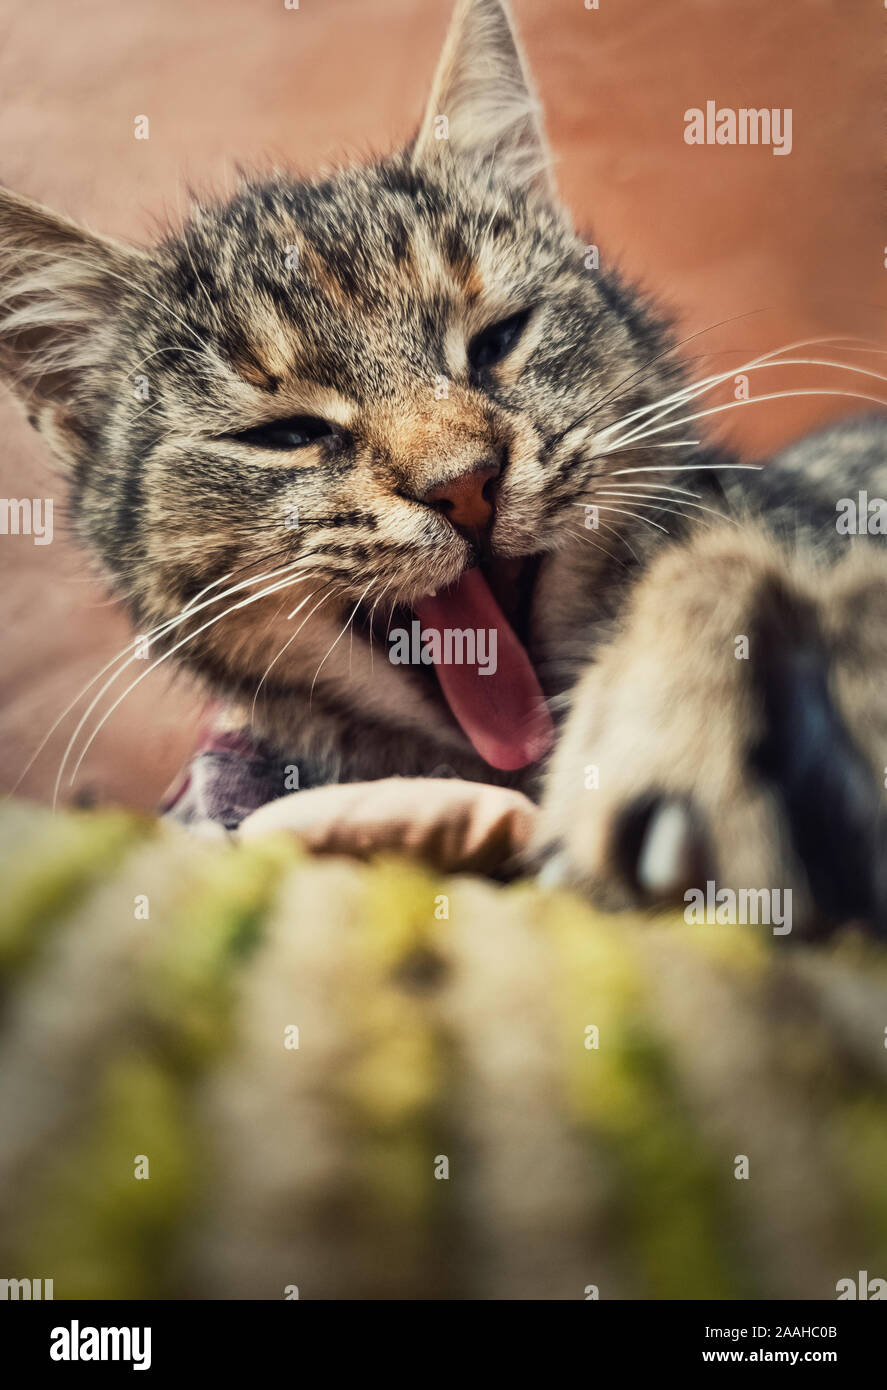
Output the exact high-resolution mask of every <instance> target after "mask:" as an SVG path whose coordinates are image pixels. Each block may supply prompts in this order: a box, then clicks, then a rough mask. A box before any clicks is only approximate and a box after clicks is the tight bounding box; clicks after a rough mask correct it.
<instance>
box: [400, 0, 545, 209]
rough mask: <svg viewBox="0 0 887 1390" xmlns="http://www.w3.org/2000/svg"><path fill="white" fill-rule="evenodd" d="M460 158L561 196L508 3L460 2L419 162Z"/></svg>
mask: <svg viewBox="0 0 887 1390" xmlns="http://www.w3.org/2000/svg"><path fill="white" fill-rule="evenodd" d="M446 158H457V159H462V160H466V161H470V163H471V164H472V165H473V166H474V167H475V168H477V169H478V170H480V171H482V172H483V171H485V170H488V171H489V173H490V174H491V175H492V174H495V175H497V176H499V177H501V178H502V179H504V180H506V181H508V182H511V183H513V184H517V185H519V186H522V187H533V188H535V189H537V190H540V191H542V192H543V193H545V194H546V195H547V196H549V197H551V198H552V199H553V198H554V197H555V196H556V194H555V188H554V178H553V174H552V166H551V154H550V151H549V148H548V143H547V141H546V139H545V133H544V129H543V124H542V116H541V109H540V106H539V102H538V99H537V97H536V94H535V91H534V89H533V85H532V82H531V80H530V77H529V74H528V70H527V66H526V63H525V61H524V58H523V54H522V52H521V48H520V44H519V43H518V40H517V35H516V34H515V29H514V24H513V21H512V18H511V14H510V11H509V8H508V5H507V4H506V3H505V0H458V4H457V6H456V11H455V13H454V15H453V19H452V23H451V24H450V31H449V34H448V35H447V40H446V43H445V45H444V50H443V54H442V55H441V59H440V63H439V65H438V69H437V74H436V76H435V79H434V84H433V86H432V89H431V97H430V99H429V102H428V107H427V109H426V112H425V117H424V120H423V121H422V126H421V129H420V131H419V135H418V137H417V139H416V143H415V146H414V149H413V163H414V164H417V165H422V164H427V163H432V162H434V161H439V160H441V159H446Z"/></svg>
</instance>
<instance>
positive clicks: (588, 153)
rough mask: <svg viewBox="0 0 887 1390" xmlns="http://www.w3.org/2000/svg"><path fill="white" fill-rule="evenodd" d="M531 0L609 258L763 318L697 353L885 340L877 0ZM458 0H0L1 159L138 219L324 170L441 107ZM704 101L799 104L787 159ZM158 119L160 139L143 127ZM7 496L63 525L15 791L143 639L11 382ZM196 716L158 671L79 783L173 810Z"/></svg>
mask: <svg viewBox="0 0 887 1390" xmlns="http://www.w3.org/2000/svg"><path fill="white" fill-rule="evenodd" d="M514 8H515V11H516V13H517V17H518V20H519V23H520V26H521V29H522V32H523V35H524V40H525V44H526V47H527V50H528V54H529V57H530V61H531V63H532V65H533V68H534V71H535V73H536V77H537V80H538V83H539V86H540V88H541V92H542V96H543V99H544V100H545V103H546V106H547V110H548V120H549V131H550V135H551V139H552V143H553V146H554V149H555V152H556V154H557V157H558V165H559V178H560V184H561V188H562V190H563V192H564V194H565V196H566V199H567V201H568V202H569V203H570V204H571V205H572V207H573V208H574V210H575V214H576V219H577V223H578V224H579V225H580V226H582V227H586V226H588V227H591V228H593V239H594V240H595V241H596V242H597V243H598V244H599V246H600V248H601V253H602V256H603V259H604V260H605V261H614V260H615V261H616V262H618V263H620V264H621V265H622V266H623V267H624V269H625V270H626V271H627V272H628V273H629V274H630V275H631V276H633V277H636V278H638V279H640V280H641V281H642V282H643V284H645V285H646V286H647V287H648V288H650V289H651V290H653V291H654V292H655V293H656V294H657V295H659V296H660V297H662V298H663V299H664V301H665V302H666V303H667V304H668V305H669V306H670V307H671V308H672V309H673V310H674V312H675V313H676V314H677V317H678V324H679V328H680V329H681V331H682V332H684V333H692V332H695V331H697V330H699V329H705V328H707V327H708V326H709V325H711V324H714V323H716V322H717V321H719V320H722V319H725V318H728V317H730V316H735V315H742V314H746V313H748V311H750V310H763V311H765V312H761V313H756V314H754V315H753V316H752V317H749V318H742V319H739V320H738V321H736V322H734V323H732V324H729V325H727V326H725V327H723V328H721V329H719V330H717V331H716V332H712V333H707V334H705V335H704V336H703V337H702V338H697V339H696V340H695V342H694V344H693V346H692V348H688V351H692V352H693V353H697V352H702V351H710V352H717V353H718V354H719V355H718V356H715V357H713V358H711V360H710V362H708V361H704V362H701V363H700V366H701V367H704V368H707V369H708V370H713V369H716V367H717V366H718V365H720V364H728V365H729V364H732V361H734V360H735V361H736V362H739V361H741V360H742V356H743V355H748V354H749V353H752V352H756V351H764V350H767V349H769V348H776V347H779V346H780V344H782V343H784V342H788V341H791V340H792V339H795V338H802V337H807V336H816V335H821V334H849V333H854V334H862V335H866V336H868V337H883V322H884V310H883V307H882V306H883V302H884V297H885V291H884V290H883V289H882V283H883V276H884V274H885V271H884V269H883V259H884V243H885V240H887V234H885V232H884V230H883V228H882V226H881V224H880V218H879V197H880V192H879V190H880V188H881V181H882V166H883V159H882V155H883V150H882V134H881V123H882V116H883V100H882V96H883V89H882V83H883V73H882V67H881V62H882V59H881V53H882V49H883V37H884V24H885V11H884V9H883V8H882V7H880V6H879V5H878V4H877V3H876V0H791V2H790V3H786V2H785V0H783V3H781V4H777V3H774V0H743V3H742V4H736V3H732V0H667V2H666V0H600V9H599V10H596V11H595V10H591V11H589V10H586V9H585V8H584V4H583V0H544V3H543V0H515V5H514ZM449 10H450V0H301V8H300V9H299V10H298V11H290V10H286V9H285V8H284V5H283V0H188V3H183V0H139V3H128V4H121V3H120V0H79V3H78V4H77V5H66V4H62V3H59V0H30V3H29V4H28V5H27V6H24V5H21V4H20V3H17V0H2V4H0V180H2V182H4V183H6V184H8V185H9V186H11V187H14V188H16V189H19V190H21V191H23V192H25V193H28V194H30V195H31V196H33V197H36V198H39V199H41V200H43V201H45V202H48V203H50V204H52V205H54V206H56V207H58V208H60V209H62V210H64V211H65V212H67V213H69V214H72V215H74V216H77V217H80V218H83V219H85V220H87V221H89V222H90V223H91V224H92V225H93V226H95V227H96V228H98V229H101V230H102V231H105V232H110V233H116V234H119V235H121V236H124V237H131V238H133V239H136V240H139V239H146V238H149V237H150V236H151V235H152V234H153V232H154V231H155V229H156V228H157V227H158V225H162V224H164V223H165V222H167V221H170V220H171V221H173V222H175V221H176V220H177V219H178V218H179V216H180V214H181V212H182V211H183V210H184V209H185V207H186V203H187V188H188V186H189V185H190V186H193V187H196V188H198V189H200V188H210V189H216V190H218V189H224V188H225V187H226V186H227V185H229V184H230V181H231V178H232V171H233V170H234V168H235V165H236V164H238V163H240V164H246V165H252V166H254V167H256V166H257V167H262V166H264V165H267V164H268V163H270V162H273V161H275V160H276V161H282V162H286V163H288V164H290V165H292V166H293V167H295V168H296V169H300V168H301V169H304V170H313V169H315V168H316V167H317V165H318V164H319V163H321V162H323V161H331V160H335V159H338V158H341V157H342V156H343V155H345V156H348V155H355V156H360V155H362V154H364V153H366V152H368V151H374V150H380V151H381V150H385V149H388V148H389V147H390V146H392V145H393V144H394V143H395V142H396V141H398V140H403V139H405V138H406V137H407V136H408V135H409V134H410V132H411V129H412V128H413V126H414V125H415V123H416V122H417V121H418V118H419V115H420V113H421V109H422V105H423V99H424V95H425V90H426V86H427V84H428V83H429V81H430V78H431V74H432V71H433V67H434V63H435V59H436V54H437V50H438V48H439V45H440V43H441V41H442V37H443V34H444V32H445V28H446V22H447V16H448V14H449ZM709 98H712V99H714V100H716V101H717V102H718V103H719V104H720V105H723V106H732V107H739V106H755V107H760V106H770V107H773V106H777V107H791V108H792V110H793V123H794V130H793V141H794V149H793V152H792V153H791V155H789V156H788V157H774V156H773V155H772V153H771V152H770V151H769V150H768V149H766V148H742V147H736V148H731V147H718V148H696V147H689V146H687V145H685V144H684V142H683V138H682V136H683V113H684V110H685V109H686V108H688V107H691V106H700V107H701V106H704V104H705V101H706V100H707V99H709ZM142 114H146V115H148V116H149V117H150V122H151V135H150V140H149V141H148V142H144V141H136V140H135V139H134V138H133V119H134V117H135V116H137V115H142ZM590 239H591V238H590ZM728 350H732V351H734V352H735V353H737V354H739V355H738V356H736V357H735V359H731V357H730V356H729V355H728ZM845 360H848V361H852V360H859V359H854V358H853V357H849V358H846V359H845ZM871 360H874V361H877V360H878V359H876V358H875V359H871ZM797 370H800V369H797ZM811 379H812V378H811V377H810V376H809V375H808V378H807V379H806V380H805V382H804V384H805V385H809V384H810V380H811ZM855 380H856V381H857V382H858V381H859V380H860V379H859V378H856V379H855ZM792 381H793V383H795V382H797V383H798V384H800V381H799V378H798V377H797V376H796V377H794V378H792ZM780 384H783V385H784V384H785V377H783V378H782V379H781V383H780ZM834 384H838V383H834ZM840 384H843V383H840ZM773 385H774V386H775V385H777V383H775V382H774V383H773ZM863 389H866V388H865V387H863ZM873 394H876V393H873ZM852 408H853V403H852V402H845V401H841V400H839V399H837V398H823V399H819V400H813V399H807V400H804V401H794V402H791V403H789V404H784V403H780V404H777V405H775V406H770V405H766V404H761V405H757V406H754V407H751V408H747V409H742V410H734V411H731V412H728V414H727V415H726V416H724V417H718V419H719V421H720V423H719V426H718V428H719V432H720V433H722V434H723V435H726V436H727V437H729V438H731V439H732V440H733V441H734V442H735V443H737V444H738V445H740V447H742V448H743V449H744V450H745V451H747V452H751V453H754V452H756V451H765V450H770V449H772V448H773V447H775V446H777V445H778V444H780V443H782V442H783V441H785V440H788V439H791V438H793V437H795V436H796V435H797V434H799V433H801V432H802V430H803V429H804V428H805V427H806V426H807V425H809V424H811V423H814V422H816V421H818V420H821V419H824V418H827V417H829V416H831V415H835V414H839V413H842V412H843V411H845V410H848V409H852ZM0 493H2V495H3V496H6V497H10V496H11V497H21V496H47V495H52V496H54V497H55V498H56V499H57V506H56V534H57V539H56V541H55V542H54V544H53V545H51V546H47V547H36V546H34V545H33V543H32V541H31V540H30V538H27V537H0V563H2V567H3V570H2V588H0V615H2V616H0V622H2V627H3V639H2V658H3V659H2V686H0V709H2V720H0V780H2V783H3V785H5V786H9V785H11V784H12V783H13V782H14V781H15V779H16V777H17V776H18V773H19V771H20V770H21V768H22V766H23V764H24V763H25V761H26V760H27V757H28V756H29V754H30V753H31V751H33V749H34V747H35V746H36V744H37V742H38V741H39V739H40V737H41V736H42V735H43V734H44V733H45V731H46V730H47V728H48V727H49V725H50V724H51V723H52V721H53V719H54V718H55V717H56V715H57V714H58V713H59V712H60V710H61V709H62V708H63V707H64V705H65V704H66V703H67V701H68V700H69V699H70V698H71V697H72V696H73V695H74V694H75V693H76V691H77V690H78V689H79V688H80V686H81V685H82V684H84V683H85V682H86V681H87V680H88V679H90V677H91V676H92V675H93V674H94V673H95V672H96V671H97V670H98V668H99V667H100V666H101V665H103V664H104V662H105V661H106V660H107V659H108V658H109V657H110V656H111V655H112V654H113V653H114V652H115V651H116V650H118V649H119V648H120V647H122V646H123V645H124V643H125V642H126V640H127V636H128V634H127V628H126V625H125V622H124V621H123V619H122V617H121V616H120V615H119V614H118V613H117V612H116V611H115V610H114V609H113V608H112V607H109V606H107V603H106V599H105V596H104V595H103V594H102V592H101V589H100V588H99V587H97V586H96V585H95V583H94V582H92V581H90V579H89V568H88V565H87V563H86V562H85V560H84V559H83V557H82V556H79V555H78V554H77V553H76V551H75V550H74V549H73V547H71V546H70V545H69V543H68V542H67V541H66V539H65V538H64V535H63V532H64V529H65V528H64V524H63V521H62V517H61V511H62V508H61V505H60V502H59V500H58V499H60V498H61V497H62V495H63V493H62V489H61V488H60V486H59V484H58V483H57V482H53V481H52V479H51V474H50V470H49V465H48V463H47V461H46V458H45V456H44V454H43V451H42V448H41V445H40V443H39V440H38V439H37V437H36V436H34V435H32V434H31V432H30V431H29V430H28V429H27V427H26V426H25V425H24V424H23V423H22V422H21V421H20V420H19V418H18V417H17V414H16V412H15V410H14V408H13V406H12V405H11V404H10V403H9V402H8V401H7V400H6V399H5V398H4V399H3V400H2V401H0ZM194 719H195V699H194V696H193V694H190V693H189V692H188V691H187V690H186V689H185V688H184V686H183V685H182V684H181V682H178V683H177V682H174V681H171V680H170V678H169V677H166V676H163V677H161V675H160V673H158V674H157V676H156V677H154V676H152V677H151V678H149V680H147V681H145V683H144V684H143V686H141V687H140V689H139V690H138V691H136V692H135V694H134V695H133V696H132V697H131V699H130V700H129V701H128V702H127V704H126V705H125V706H124V707H123V708H122V709H121V711H120V712H119V714H117V715H115V716H114V718H113V719H112V721H111V723H110V724H109V725H108V727H107V729H106V731H105V732H104V733H103V734H102V736H101V737H100V739H99V740H98V742H97V743H96V745H95V747H94V750H93V753H92V755H91V756H90V758H89V759H88V761H87V763H86V764H85V765H84V768H83V770H82V773H81V777H80V779H79V783H78V789H79V790H80V791H86V792H87V793H89V794H91V795H92V796H94V797H96V798H97V799H100V800H105V799H111V800H123V801H126V802H129V803H131V804H134V805H138V806H143V807H150V806H152V805H153V804H154V803H155V802H156V799H157V796H158V794H159V793H160V791H161V790H162V788H163V787H164V785H165V784H166V782H167V781H168V780H169V778H170V777H171V775H172V774H173V772H174V771H175V769H176V767H177V765H178V764H179V762H180V761H181V760H182V759H183V758H184V756H185V755H186V753H187V751H188V747H189V743H190V740H191V738H192V736H193V732H194ZM63 746H64V741H62V742H59V741H58V740H57V739H56V740H54V741H53V742H52V743H51V744H50V746H49V749H48V751H47V753H46V754H45V755H44V756H43V758H41V760H40V761H39V762H38V764H37V765H36V767H35V769H34V771H33V773H32V774H31V775H30V776H29V777H28V778H27V779H26V780H25V782H24V783H23V788H24V790H26V791H28V792H29V793H30V794H32V795H36V796H41V797H45V796H46V795H47V794H48V792H49V790H50V789H51V786H52V782H53V780H54V776H55V770H56V767H57V765H58V759H59V754H60V751H61V748H62V747H63ZM66 795H67V794H66Z"/></svg>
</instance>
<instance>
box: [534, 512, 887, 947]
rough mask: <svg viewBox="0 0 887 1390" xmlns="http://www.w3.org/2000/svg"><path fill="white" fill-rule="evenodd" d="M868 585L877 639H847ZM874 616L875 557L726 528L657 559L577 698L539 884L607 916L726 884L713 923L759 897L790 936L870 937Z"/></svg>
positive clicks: (877, 865) (880, 586)
mask: <svg viewBox="0 0 887 1390" xmlns="http://www.w3.org/2000/svg"><path fill="white" fill-rule="evenodd" d="M872 564H874V565H875V567H876V572H875V573H874V574H873V571H872V569H871V566H872ZM854 566H855V568H854ZM864 573H865V574H866V575H867V576H868V577H867V578H866V579H865V581H864V583H865V586H867V587H866V592H867V594H868V599H867V602H868V605H869V609H871V608H872V605H874V609H875V610H876V611H875V613H874V616H873V617H871V621H868V620H867V619H864V620H863V625H864V626H866V631H867V632H869V633H870V634H871V637H870V639H869V638H864V637H861V636H860V635H859V634H858V633H857V634H856V636H853V637H852V638H851V636H850V634H849V633H848V624H849V623H850V622H851V620H852V615H853V611H854V604H856V597H855V596H856V595H858V594H859V592H860V588H859V585H860V583H862V582H863V581H862V575H863V574H864ZM857 608H858V605H857ZM885 613H887V562H885V560H884V559H883V558H882V557H881V556H879V555H878V556H875V557H874V559H872V558H871V556H868V557H867V558H866V564H865V566H862V567H861V566H860V565H859V563H858V561H857V560H855V559H853V558H852V557H851V558H849V559H848V562H847V563H845V564H844V565H843V566H841V565H839V566H838V567H837V569H834V570H821V569H817V568H814V567H813V565H812V564H810V563H808V562H807V561H806V560H805V558H804V556H803V555H793V556H789V555H787V554H785V553H783V552H782V551H781V550H780V549H779V548H778V547H777V546H776V545H775V544H774V542H773V541H772V540H770V539H769V538H768V537H767V536H765V535H764V534H763V533H762V532H761V533H759V532H757V531H755V530H747V529H740V528H733V527H727V526H719V527H717V528H714V529H712V530H710V531H709V532H707V533H704V534H701V535H698V536H696V537H695V538H694V539H693V540H692V541H691V542H689V543H687V544H685V545H676V546H674V547H671V548H670V549H668V550H667V551H665V552H664V553H663V554H662V555H660V556H659V558H658V559H657V560H656V562H655V563H654V564H653V565H651V567H650V569H649V571H648V572H647V574H646V576H645V578H644V579H643V580H642V581H641V583H640V584H639V585H638V587H637V589H636V590H635V592H634V595H633V597H632V599H631V600H630V602H629V605H628V609H627V612H626V615H625V621H624V624H623V625H622V627H621V629H620V631H619V632H618V633H617V635H616V636H615V638H614V639H613V641H612V642H611V643H610V644H609V645H608V646H606V647H605V648H604V649H603V651H602V652H601V653H600V656H599V659H598V660H596V661H595V663H594V664H593V665H591V666H590V667H589V669H588V670H587V672H586V673H585V675H584V677H583V679H582V680H581V681H580V682H579V684H578V686H577V688H576V690H575V692H574V696H573V701H572V708H571V713H570V715H569V718H568V720H567V723H566V726H565V729H564V734H563V737H562V740H561V742H560V744H559V746H558V748H557V750H556V753H555V756H554V759H553V761H552V765H551V769H550V773H549V777H548V781H547V787H546V793H545V797H544V801H543V807H542V813H541V816H540V822H539V828H538V832H537V837H536V847H537V850H538V851H539V853H540V855H541V856H542V857H543V858H544V859H545V861H546V866H547V876H548V877H549V879H550V880H553V881H556V882H563V883H565V884H568V885H571V886H574V887H578V888H580V889H582V890H584V891H585V892H587V893H589V894H590V895H591V896H592V897H593V898H595V899H596V900H597V901H599V902H600V903H601V904H602V905H605V906H609V907H620V906H627V905H629V904H637V903H642V904H657V903H664V902H669V901H676V902H678V903H680V902H684V903H686V904H697V903H698V902H699V898H698V897H697V896H696V895H697V894H698V893H699V892H701V893H702V894H703V897H704V901H705V902H706V903H710V902H711V901H712V900H713V898H714V897H715V895H716V894H717V893H718V892H719V891H720V890H722V889H724V890H727V891H726V892H725V893H724V894H723V896H722V902H723V903H725V904H726V908H727V911H725V912H724V914H723V916H722V917H721V919H720V920H726V919H727V916H728V915H729V904H730V902H731V901H732V902H733V903H734V905H739V904H741V902H742V901H744V902H745V903H746V904H748V903H749V902H751V901H754V902H756V903H757V904H758V909H759V910H760V911H761V912H762V913H763V912H764V911H765V910H767V911H772V912H774V913H775V914H776V915H777V916H780V915H783V914H784V908H785V905H786V903H790V905H791V916H790V919H789V922H791V921H793V922H794V924H795V925H796V927H798V928H810V927H813V926H818V925H827V924H832V923H835V922H839V921H845V920H848V919H856V918H863V919H867V920H869V921H875V922H878V923H879V924H883V922H884V918H885V911H884V900H885V891H884V883H883V878H884V875H883V868H882V866H883V864H884V863H885V862H887V855H885V847H884V833H883V830H882V827H881V824H880V822H881V820H882V819H883V818H882V816H881V807H882V801H881V780H882V778H881V775H880V774H879V773H878V772H877V771H876V769H878V768H883V766H884V763H885V761H887V757H885V753H887V747H885V746H884V745H885V738H887V730H885V728H884V711H885V709H887V688H885V687H884V686H883V685H882V686H880V687H879V685H878V681H877V678H876V677H877V669H878V668H877V667H875V666H874V661H875V656H874V652H873V650H872V647H873V644H874V647H875V648H877V649H878V650H880V646H879V639H878V636H877V634H878V633H879V632H881V631H883V627H881V626H879V624H881V623H882V622H883V619H884V616H885ZM858 617H859V614H858V612H857V618H858ZM856 626H858V623H857V624H856ZM854 630H855V629H854ZM860 641H863V645H864V646H865V652H864V653H863V655H862V656H861V655H860V651H859V650H858V648H859V642H860ZM879 660H880V666H882V667H883V666H884V664H885V663H884V658H883V657H881V658H879ZM742 890H744V892H745V896H744V898H741V897H740V893H741V892H742ZM786 893H790V894H791V897H790V898H788V899H787V898H786V896H785V895H786ZM731 894H732V898H731ZM752 895H754V898H753V897H752Z"/></svg>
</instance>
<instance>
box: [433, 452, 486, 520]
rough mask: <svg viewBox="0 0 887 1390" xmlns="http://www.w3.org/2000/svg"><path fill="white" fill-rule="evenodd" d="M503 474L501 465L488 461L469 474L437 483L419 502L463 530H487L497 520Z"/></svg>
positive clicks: (461, 474) (462, 474) (471, 470)
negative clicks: (495, 507)
mask: <svg viewBox="0 0 887 1390" xmlns="http://www.w3.org/2000/svg"><path fill="white" fill-rule="evenodd" d="M500 471H501V470H500V466H499V464H498V463H496V462H494V461H493V460H489V461H485V462H484V463H482V464H480V465H479V466H478V467H477V468H472V469H470V470H469V471H468V472H467V473H460V474H459V475H458V476H457V477H455V478H447V479H446V480H445V481H444V482H441V483H435V484H434V485H433V486H432V487H430V488H428V490H427V491H426V492H423V494H422V496H421V497H420V498H419V501H420V502H425V503H427V505H428V506H429V507H434V508H435V509H436V510H437V511H439V512H443V514H444V516H445V517H446V518H447V520H448V521H451V522H452V523H453V525H454V526H457V527H459V529H460V530H467V531H476V530H478V529H484V528H486V527H488V526H489V525H490V523H491V522H492V520H493V503H494V500H495V495H496V479H497V478H498V477H499V473H500Z"/></svg>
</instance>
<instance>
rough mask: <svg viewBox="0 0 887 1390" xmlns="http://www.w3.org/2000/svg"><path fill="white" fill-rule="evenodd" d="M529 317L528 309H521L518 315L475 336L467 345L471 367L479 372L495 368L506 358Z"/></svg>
mask: <svg viewBox="0 0 887 1390" xmlns="http://www.w3.org/2000/svg"><path fill="white" fill-rule="evenodd" d="M529 317H530V311H529V309H523V310H521V312H520V313H519V314H512V315H511V318H508V319H503V320H502V322H501V323H494V324H491V325H490V327H489V328H485V329H484V330H483V332H482V333H478V334H476V335H475V337H473V338H472V340H471V342H470V343H469V344H468V361H469V363H470V364H471V366H472V367H474V369H475V370H476V371H480V370H481V369H482V368H484V367H493V366H495V364H496V363H497V362H501V361H502V358H503V357H507V356H508V354H509V352H511V349H512V348H513V347H514V345H515V343H516V342H517V340H518V338H519V337H520V335H521V334H522V333H523V331H524V328H525V327H526V324H527V319H528V318H529Z"/></svg>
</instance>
